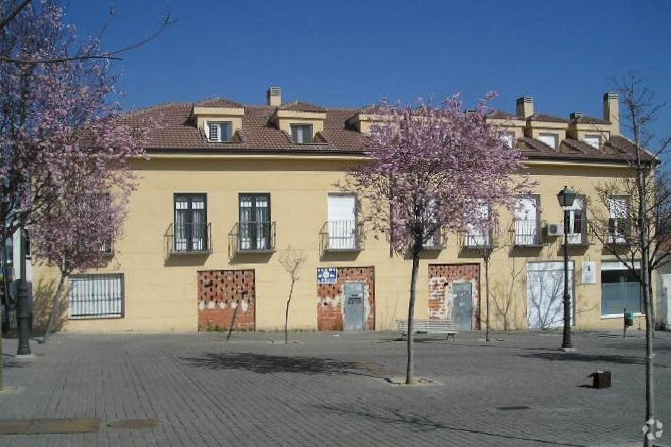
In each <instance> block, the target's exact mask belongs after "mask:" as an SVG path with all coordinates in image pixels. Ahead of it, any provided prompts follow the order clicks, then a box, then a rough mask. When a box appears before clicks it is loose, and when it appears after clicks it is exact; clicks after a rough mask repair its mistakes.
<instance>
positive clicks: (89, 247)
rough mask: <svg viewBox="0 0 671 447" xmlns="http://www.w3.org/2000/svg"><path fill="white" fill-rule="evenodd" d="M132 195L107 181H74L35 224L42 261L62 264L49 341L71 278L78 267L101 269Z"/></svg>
mask: <svg viewBox="0 0 671 447" xmlns="http://www.w3.org/2000/svg"><path fill="white" fill-rule="evenodd" d="M126 200H127V195H123V194H117V195H116V197H115V196H114V195H113V192H112V190H111V188H110V186H109V185H108V184H107V182H106V181H105V180H104V179H100V178H95V177H83V178H81V179H79V181H76V182H71V183H70V184H69V185H68V187H67V190H66V191H65V194H64V195H63V196H61V197H60V198H59V199H58V200H57V202H56V203H55V204H54V205H53V206H52V207H50V208H49V210H48V212H46V213H45V214H44V215H43V216H42V217H41V219H40V220H39V221H38V222H37V223H36V224H35V225H34V226H32V227H31V235H32V239H31V240H32V250H33V255H34V256H35V258H36V259H37V261H38V262H40V263H45V264H49V265H52V266H56V267H57V268H58V270H59V273H60V278H59V281H58V286H57V287H56V289H55V292H54V294H53V296H52V297H51V310H50V312H49V318H48V321H47V326H46V330H45V333H44V338H43V341H42V342H43V343H46V342H47V339H48V337H49V334H50V332H51V329H52V327H53V324H54V322H55V319H56V318H59V317H60V314H61V309H60V302H61V300H62V299H61V298H62V294H63V288H64V284H65V280H66V279H67V278H68V277H69V276H70V274H72V273H73V272H74V271H79V272H85V271H86V270H88V269H91V268H96V267H101V266H103V265H104V264H105V262H106V261H107V257H108V256H109V255H110V254H112V252H113V251H112V250H113V247H114V243H115V242H116V240H117V239H118V237H119V236H120V235H121V229H122V224H123V220H124V217H125V212H126V207H125V205H126Z"/></svg>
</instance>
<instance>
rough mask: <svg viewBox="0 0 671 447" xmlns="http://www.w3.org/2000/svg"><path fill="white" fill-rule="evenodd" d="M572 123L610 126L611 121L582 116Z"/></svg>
mask: <svg viewBox="0 0 671 447" xmlns="http://www.w3.org/2000/svg"><path fill="white" fill-rule="evenodd" d="M571 122H572V123H577V124H610V121H607V120H604V119H601V118H596V117H594V116H587V115H581V116H579V117H577V118H575V119H573V120H571Z"/></svg>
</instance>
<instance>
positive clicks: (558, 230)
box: [547, 223, 564, 236]
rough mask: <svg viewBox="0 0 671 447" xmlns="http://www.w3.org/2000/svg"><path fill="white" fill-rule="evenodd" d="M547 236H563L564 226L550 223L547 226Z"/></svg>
mask: <svg viewBox="0 0 671 447" xmlns="http://www.w3.org/2000/svg"><path fill="white" fill-rule="evenodd" d="M547 229H548V236H563V235H564V224H560V223H551V224H548V227H547Z"/></svg>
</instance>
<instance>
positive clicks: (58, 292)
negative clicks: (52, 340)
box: [42, 273, 66, 344]
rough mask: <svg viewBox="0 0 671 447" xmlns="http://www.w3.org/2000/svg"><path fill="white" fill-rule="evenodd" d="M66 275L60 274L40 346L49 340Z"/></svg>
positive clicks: (58, 309)
mask: <svg viewBox="0 0 671 447" xmlns="http://www.w3.org/2000/svg"><path fill="white" fill-rule="evenodd" d="M65 278H66V275H64V274H62V273H61V279H60V281H58V287H57V288H56V291H55V292H54V297H53V300H52V301H53V303H52V305H51V312H49V319H48V320H47V327H46V329H45V330H44V337H43V338H42V344H46V342H47V340H48V339H49V334H50V333H51V327H52V326H53V325H54V320H55V319H56V316H57V315H58V314H59V312H60V307H61V306H60V299H61V293H63V284H65Z"/></svg>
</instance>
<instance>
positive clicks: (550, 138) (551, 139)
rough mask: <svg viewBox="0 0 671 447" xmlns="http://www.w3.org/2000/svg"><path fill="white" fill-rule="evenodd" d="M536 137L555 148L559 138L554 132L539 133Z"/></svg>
mask: <svg viewBox="0 0 671 447" xmlns="http://www.w3.org/2000/svg"><path fill="white" fill-rule="evenodd" d="M538 139H539V140H540V141H542V142H543V143H545V144H547V145H548V146H550V147H551V148H552V149H557V146H558V144H559V142H558V141H557V140H558V139H559V138H558V136H557V134H555V133H542V134H539V135H538Z"/></svg>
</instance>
